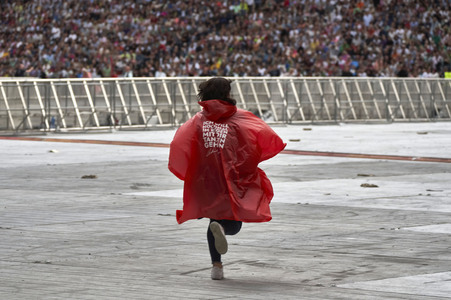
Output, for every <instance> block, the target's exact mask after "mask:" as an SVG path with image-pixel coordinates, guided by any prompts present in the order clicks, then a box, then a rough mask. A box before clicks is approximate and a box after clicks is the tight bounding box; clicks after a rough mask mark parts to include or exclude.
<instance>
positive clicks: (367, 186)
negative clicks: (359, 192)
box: [360, 183, 379, 188]
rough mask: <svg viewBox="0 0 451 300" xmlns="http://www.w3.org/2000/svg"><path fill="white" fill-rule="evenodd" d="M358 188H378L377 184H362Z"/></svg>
mask: <svg viewBox="0 0 451 300" xmlns="http://www.w3.org/2000/svg"><path fill="white" fill-rule="evenodd" d="M360 186H361V187H364V188H377V187H379V186H378V185H377V184H372V183H362V184H361V185H360Z"/></svg>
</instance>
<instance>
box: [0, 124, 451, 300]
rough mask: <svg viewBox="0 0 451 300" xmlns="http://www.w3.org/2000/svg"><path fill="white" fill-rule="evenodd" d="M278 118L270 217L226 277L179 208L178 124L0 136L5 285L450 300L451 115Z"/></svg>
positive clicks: (242, 246)
mask: <svg viewBox="0 0 451 300" xmlns="http://www.w3.org/2000/svg"><path fill="white" fill-rule="evenodd" d="M274 130H275V131H276V132H278V133H279V135H280V136H281V137H282V138H283V139H284V140H285V141H287V142H288V145H287V148H286V150H285V152H284V153H282V154H279V155H278V156H276V157H275V158H273V159H271V160H269V161H266V162H263V163H262V164H261V168H262V169H264V170H265V172H266V173H267V175H268V176H269V178H270V179H271V181H272V183H273V186H274V191H275V197H274V199H273V202H272V204H271V209H272V214H273V220H272V221H271V222H268V223H263V224H249V223H247V224H244V225H243V228H242V230H241V232H240V233H239V234H238V235H236V236H232V237H229V252H228V253H227V254H226V255H225V256H224V257H223V261H224V268H225V277H226V278H225V280H222V281H213V280H211V279H210V261H209V255H208V247H207V243H206V229H207V224H208V220H205V219H203V220H196V221H188V222H186V223H184V224H182V225H178V224H177V223H176V221H175V210H176V209H181V205H182V202H181V194H182V187H183V183H182V182H181V181H179V180H178V179H177V178H176V177H175V176H173V175H172V174H170V173H169V171H168V170H167V156H168V148H167V145H168V144H169V143H170V141H171V138H172V136H173V134H174V132H175V131H174V130H149V131H127V132H125V131H117V132H109V133H83V134H75V133H60V134H47V135H44V136H43V135H41V136H37V135H36V136H19V137H11V136H5V137H3V138H0V157H1V158H2V159H1V162H2V163H1V165H0V168H1V172H0V178H1V180H0V201H1V206H0V236H1V243H0V270H1V272H0V298H1V299H431V300H432V299H451V184H450V183H451V164H450V163H449V161H448V160H449V159H451V150H450V149H451V123H445V122H443V123H394V124H374V125H361V124H353V125H348V124H347V125H335V126H333V125H327V126H313V125H303V126H301V125H299V126H295V125H292V126H278V127H274ZM86 141H91V142H89V143H88V142H86ZM143 143H145V144H147V146H146V147H139V144H143ZM337 153H338V154H346V155H337ZM295 154H296V155H295ZM404 158H410V159H404ZM421 158H429V160H423V159H421ZM431 159H437V160H431Z"/></svg>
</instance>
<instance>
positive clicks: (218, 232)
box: [210, 222, 228, 254]
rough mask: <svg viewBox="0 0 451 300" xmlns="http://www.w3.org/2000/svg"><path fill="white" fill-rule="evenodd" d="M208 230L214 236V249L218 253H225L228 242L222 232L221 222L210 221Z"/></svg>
mask: <svg viewBox="0 0 451 300" xmlns="http://www.w3.org/2000/svg"><path fill="white" fill-rule="evenodd" d="M210 230H211V232H212V233H213V236H214V238H215V248H216V250H217V251H218V252H219V254H226V253H227V248H228V244H227V239H226V236H225V233H224V228H222V226H221V224H219V223H218V222H211V223H210Z"/></svg>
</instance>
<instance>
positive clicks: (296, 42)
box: [0, 0, 451, 78]
mask: <svg viewBox="0 0 451 300" xmlns="http://www.w3.org/2000/svg"><path fill="white" fill-rule="evenodd" d="M0 14H1V18H0V21H1V26H0V76H11V77H14V76H30V77H39V78H77V77H79V78H82V77H85V78H95V77H131V76H133V77H142V76H145V77H147V76H151V77H153V76H155V77H162V76H171V77H172V76H377V77H387V76H390V77H393V76H397V77H442V76H443V73H444V72H446V71H448V70H450V67H451V25H450V21H451V17H450V16H451V0H435V1H430V0H424V1H418V0H373V1H363V0H328V1H326V0H245V1H244V0H243V1H233V0H230V1H228V0H223V1H214V0H213V1H200V0H154V1H151V0H134V1H131V0H65V1H59V0H15V1H14V0H2V1H1V2H0Z"/></svg>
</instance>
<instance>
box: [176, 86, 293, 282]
mask: <svg viewBox="0 0 451 300" xmlns="http://www.w3.org/2000/svg"><path fill="white" fill-rule="evenodd" d="M230 91H231V81H230V80H227V79H225V78H221V77H214V78H211V79H210V80H208V81H204V82H202V83H201V84H200V85H199V93H198V97H199V99H200V101H199V105H200V106H202V108H203V109H202V110H201V111H200V112H198V113H197V114H196V115H195V116H194V117H192V118H191V119H189V120H188V121H187V122H186V123H185V124H183V125H182V126H181V127H180V128H179V129H178V130H177V132H176V134H175V136H174V139H173V141H172V143H171V146H170V154H169V165H168V167H169V170H170V171H171V172H172V173H173V174H174V175H176V176H177V177H178V178H179V179H181V180H183V181H184V192H183V210H177V212H176V218H177V222H178V223H179V224H181V223H183V222H185V221H187V220H191V219H199V218H209V219H210V224H209V227H208V231H207V239H208V246H209V250H210V256H211V260H212V264H213V267H212V273H211V277H212V279H223V277H224V275H223V274H224V273H223V268H222V261H221V255H222V254H225V253H226V252H227V248H228V246H227V239H226V237H225V235H233V234H236V233H238V232H239V231H240V229H241V225H242V222H268V221H270V220H271V218H272V217H271V212H270V209H269V204H270V202H271V199H272V197H273V189H272V185H271V182H270V181H269V179H268V177H267V176H266V174H265V172H264V171H263V170H261V169H260V168H258V164H259V163H260V162H262V161H264V160H267V159H269V158H271V157H273V156H275V155H277V154H278V153H279V152H280V151H282V150H283V149H284V148H285V146H286V144H285V143H284V142H283V141H282V139H281V138H280V137H279V136H278V135H277V134H276V133H275V132H274V131H273V130H272V129H271V128H270V127H269V126H268V125H267V124H266V123H265V122H264V121H263V120H261V119H260V118H258V117H256V116H255V115H254V114H252V113H251V112H249V111H246V110H242V109H238V108H237V107H236V100H234V99H233V98H231V96H230Z"/></svg>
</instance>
